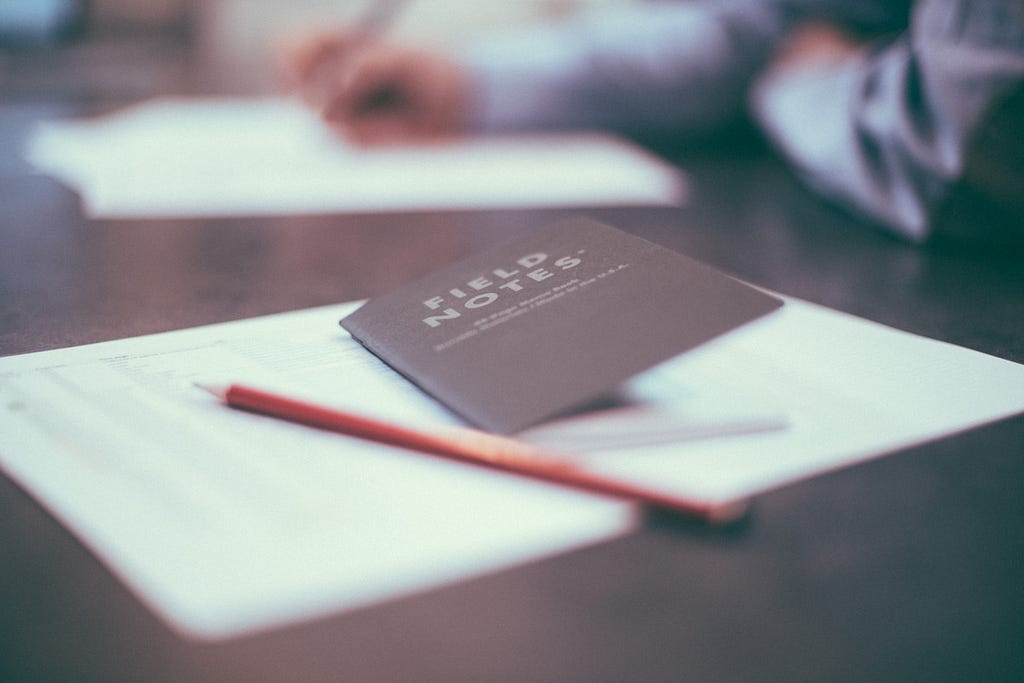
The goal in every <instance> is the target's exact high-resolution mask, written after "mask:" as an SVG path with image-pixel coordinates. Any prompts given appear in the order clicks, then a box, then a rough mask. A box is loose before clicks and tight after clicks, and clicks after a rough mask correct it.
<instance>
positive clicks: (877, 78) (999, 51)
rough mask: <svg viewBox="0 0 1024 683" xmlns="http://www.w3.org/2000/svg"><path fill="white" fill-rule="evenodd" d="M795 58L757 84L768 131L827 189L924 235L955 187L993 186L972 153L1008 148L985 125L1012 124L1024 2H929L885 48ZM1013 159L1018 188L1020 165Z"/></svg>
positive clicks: (917, 236) (1022, 60)
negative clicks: (1009, 102)
mask: <svg viewBox="0 0 1024 683" xmlns="http://www.w3.org/2000/svg"><path fill="white" fill-rule="evenodd" d="M834 47H835V45H833V48H834ZM788 57H791V55H788V54H787V53H786V52H783V56H782V57H781V58H780V61H779V62H778V63H777V64H776V65H775V66H774V67H773V68H771V69H769V70H768V71H767V73H766V74H765V75H764V76H763V77H762V78H761V79H760V80H759V82H758V84H757V86H756V87H755V89H754V94H753V107H754V110H755V114H756V116H757V118H758V119H759V121H760V122H761V124H762V126H763V128H764V129H765V131H766V132H767V134H768V136H769V137H770V138H771V139H772V140H773V141H774V142H775V143H776V145H777V146H778V147H779V148H780V150H781V151H782V152H783V154H785V155H786V156H787V157H788V158H789V159H790V160H791V161H792V162H793V164H794V165H795V166H796V167H797V169H798V170H799V171H800V172H801V173H802V174H803V175H804V176H805V177H806V179H807V180H808V182H809V183H810V184H812V185H813V186H815V187H816V188H817V189H819V190H820V191H822V192H823V193H826V194H828V195H831V196H833V197H836V198H838V199H841V200H843V201H844V202H846V203H848V204H851V205H852V206H854V207H856V208H858V209H860V210H861V211H863V212H864V213H866V214H868V215H869V216H871V217H872V218H874V219H876V220H878V221H881V222H882V223H884V224H886V225H888V226H890V227H891V228H892V229H893V230H894V231H895V232H896V233H898V234H900V235H901V236H902V237H904V238H907V239H910V240H912V241H918V242H919V241H924V240H925V239H927V238H928V237H929V235H930V234H931V232H932V231H933V227H934V220H933V219H934V216H935V212H936V210H937V209H938V207H939V206H940V205H941V204H942V203H943V202H944V201H945V200H946V198H947V196H948V195H949V193H950V191H951V189H952V188H953V187H954V185H957V184H961V183H969V184H981V185H982V186H985V185H986V183H987V182H988V181H986V179H985V177H983V174H982V173H980V172H978V173H976V172H975V171H974V169H984V168H989V167H990V164H977V163H975V162H974V160H973V157H974V156H980V157H982V158H984V157H986V156H995V157H998V156H999V155H1000V153H1001V150H999V149H994V148H992V146H991V145H990V144H985V142H984V140H986V139H987V138H989V137H992V136H991V135H990V134H989V133H986V135H985V136H981V135H980V134H979V133H980V131H982V129H983V128H984V127H985V126H987V125H988V124H989V123H990V122H995V121H998V120H999V119H1001V120H1003V121H1004V123H1002V124H1001V125H1003V126H1005V125H1007V123H1008V121H1010V120H1012V117H1006V116H1005V115H1002V116H1001V117H994V113H995V112H996V111H998V109H999V107H1000V106H1001V105H1002V103H1003V102H1004V101H1005V100H1006V98H1007V97H1008V96H1009V95H1010V94H1011V93H1012V92H1014V90H1015V89H1018V88H1020V87H1021V84H1022V82H1024V4H1021V3H1020V2H1019V0H922V1H921V2H919V3H917V4H916V6H915V8H914V11H913V13H912V16H911V22H910V27H909V29H908V31H907V32H906V33H905V34H904V35H903V36H901V37H900V38H899V39H898V40H896V41H894V42H892V43H890V44H888V45H886V46H884V47H882V48H881V49H877V50H874V51H870V50H856V51H851V50H846V51H845V52H844V51H843V50H837V49H832V50H826V51H822V52H820V53H819V54H818V55H817V57H815V56H814V55H812V54H805V55H803V57H807V58H801V59H789V58H788ZM1019 121H1020V120H1019V119H1018V120H1017V124H1016V127H1017V128H1018V129H1019ZM993 139H999V136H998V135H996V136H994V138H993ZM1006 166H1007V168H1006V169H1005V170H1006V171H1007V172H1009V173H1010V174H1011V176H1012V175H1013V174H1016V176H1015V178H1014V177H1010V178H1007V177H1002V178H1000V180H999V182H1000V184H1001V185H1005V184H1006V183H1007V182H1009V183H1010V184H1014V183H1015V186H1016V187H1017V188H1018V190H1020V188H1022V187H1024V185H1022V180H1021V179H1022V173H1024V171H1022V164H1021V162H1019V161H1018V162H1017V163H1015V164H1012V165H1010V164H1007V165H1006ZM989 184H990V183H989ZM993 189H995V188H993ZM983 191H984V188H983ZM998 191H1001V192H1004V193H1005V190H998Z"/></svg>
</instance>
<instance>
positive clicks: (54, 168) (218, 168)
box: [26, 98, 686, 218]
mask: <svg viewBox="0 0 1024 683" xmlns="http://www.w3.org/2000/svg"><path fill="white" fill-rule="evenodd" d="M26 158H27V160H28V161H29V162H30V163H31V164H33V165H34V166H35V167H36V168H37V169H39V170H40V171H42V172H44V173H47V174H50V175H52V176H54V177H56V178H58V179H60V180H62V181H63V182H65V183H66V184H68V185H69V186H70V187H72V188H73V189H75V190H77V191H79V193H80V194H81V196H82V200H83V204H84V206H85V209H86V211H87V213H89V214H90V215H92V216H94V217H105V218H118V217H183V216H232V215H241V216H252V215H292V214H297V213H329V212H358V211H404V210H424V209H446V208H456V209H458V208H479V207H492V208H494V207H498V208H501V207H531V206H580V205H587V206H593V205H612V204H622V205H634V204H640V205H677V204H681V203H682V202H683V201H684V200H685V195H686V182H685V179H684V177H683V175H682V174H681V172H679V171H678V169H675V168H674V167H671V166H670V165H668V164H667V163H665V162H663V161H661V160H659V159H657V158H656V157H654V156H653V155H650V154H648V153H646V152H644V151H642V150H641V149H640V148H638V147H636V146H633V145H631V144H629V143H627V142H625V141H623V140H620V139H618V138H614V137H609V136H604V135H596V134H595V135H558V136H550V135H549V136H529V137H508V138H473V139H462V140H455V141H450V142H445V143H438V144H433V145H426V146H421V147H414V148H404V147H403V148H392V149H375V150H368V149H358V148H355V147H352V146H348V145H346V144H344V143H343V142H341V141H340V140H338V139H337V138H335V137H334V136H332V135H331V134H330V133H329V132H328V131H327V130H326V128H325V127H324V126H323V125H321V123H320V122H319V121H318V120H317V119H316V118H315V117H314V115H313V114H312V113H310V112H309V111H308V110H306V109H305V108H303V107H301V106H300V105H299V104H297V103H295V102H293V101H291V100H287V99H280V98H265V99H230V98H228V99H224V98H220V99H158V100H153V101H149V102H145V103H142V104H139V105H136V106H134V107H131V108H129V109H126V110H122V111H119V112H115V113H113V114H110V115H108V116H106V117H103V118H98V119H92V120H77V121H68V120H58V121H51V122H47V123H45V124H43V125H41V126H40V127H39V128H38V129H37V130H36V131H35V134H34V136H33V137H32V138H31V140H30V142H29V145H28V147H27V151H26Z"/></svg>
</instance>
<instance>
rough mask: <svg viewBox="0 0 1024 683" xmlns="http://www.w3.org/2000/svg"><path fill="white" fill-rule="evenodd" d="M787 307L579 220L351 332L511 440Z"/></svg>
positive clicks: (421, 286)
mask: <svg viewBox="0 0 1024 683" xmlns="http://www.w3.org/2000/svg"><path fill="white" fill-rule="evenodd" d="M781 305H782V302H781V301H780V300H779V299H777V298H775V297H773V296H770V295H768V294H765V293H763V292H761V291H760V290H757V289H755V288H753V287H750V286H749V285H746V284H743V283H741V282H738V281H737V280H734V279H733V278H731V277H729V276H727V275H724V274H723V273H721V272H719V271H717V270H715V269H713V268H710V267H708V266H705V265H703V264H701V263H698V262H697V261H694V260H692V259H690V258H687V257H686V256H682V255H681V254H678V253H676V252H674V251H671V250H669V249H666V248H664V247H660V246H658V245H655V244H652V243H651V242H648V241H646V240H643V239H641V238H639V237H635V236H633V235H630V234H628V233H626V232H623V231H621V230H619V229H617V228H613V227H611V226H608V225H604V224H601V223H597V222H594V221H591V220H587V219H575V220H570V221H565V222H561V223H556V224H554V225H551V226H549V227H547V228H545V229H543V230H541V231H540V232H538V233H536V234H532V235H530V236H529V237H527V238H525V239H522V240H519V241H515V242H512V243H510V244H507V245H504V246H501V247H499V248H497V249H493V250H490V251H486V252H483V253H480V254H477V255H475V256H472V257H470V258H468V259H466V260H464V261H462V262H460V263H457V264H455V265H453V266H451V267H449V268H445V269H443V270H440V271H438V272H435V273H433V274H431V275H428V276H427V277H425V278H423V279H421V280H419V281H417V282H413V283H411V284H409V285H406V286H404V287H403V288H401V289H399V290H398V291H396V292H393V293H391V294H387V295H385V296H381V297H379V298H376V299H373V300H371V301H369V302H368V303H366V304H364V305H363V306H362V307H360V308H359V309H358V310H356V311H355V312H354V313H352V314H351V315H349V316H347V317H346V318H344V319H343V320H342V321H341V325H342V327H344V328H345V329H346V330H348V331H349V332H351V333H352V336H353V337H355V338H356V339H357V340H359V341H360V342H361V343H362V344H363V345H364V346H365V347H366V348H368V349H369V350H370V351H372V352H373V353H374V354H376V355H377V356H379V357H380V358H381V359H382V360H384V361H385V362H386V363H387V364H388V365H390V366H391V367H393V368H394V369H395V370H397V371H398V372H400V373H401V374H402V375H404V376H405V377H407V378H408V379H409V380H411V381H412V382H415V383H416V384H417V385H418V386H419V387H420V388H422V389H423V390H424V391H426V392H427V393H429V394H430V395H431V396H433V397H434V398H436V399H437V400H439V401H441V402H442V403H443V404H445V405H446V406H447V407H448V408H450V409H451V410H452V411H454V412H455V413H457V414H459V415H461V416H462V417H464V418H465V419H466V420H468V421H469V422H470V423H473V424H475V425H477V426H479V427H482V428H484V429H488V430H491V431H496V432H502V433H513V432H516V431H519V430H521V429H524V428H526V427H529V426H531V425H534V424H537V423H539V422H543V421H545V420H548V419H551V418H554V417H557V416H559V415H561V414H564V413H566V412H568V411H570V410H572V409H574V408H579V407H581V406H585V405H587V404H589V403H592V402H593V401H596V400H599V399H600V398H602V397H603V396H605V395H607V394H609V393H611V392H614V390H615V389H616V388H617V386H618V385H620V384H621V383H622V382H624V381H625V380H627V379H628V378H630V377H631V376H633V375H634V374H636V373H638V372H641V371H643V370H646V369H648V368H650V367H651V366H653V365H656V364H657V363H660V362H661V361H664V360H667V359H669V358H671V357H672V356H675V355H677V354H680V353H682V352H684V351H687V350H689V349H692V348H694V347H695V346H698V345H699V344H702V343H703V342H706V341H708V340H710V339H712V338H714V337H716V336H718V335H721V334H723V333H725V332H728V331H729V330H732V329H734V328H736V327H738V326H740V325H742V324H744V323H746V322H749V321H751V320H753V319H755V318H757V317H759V316H762V315H765V314H766V313H769V312H770V311H772V310H774V309H775V308H777V307H779V306H781Z"/></svg>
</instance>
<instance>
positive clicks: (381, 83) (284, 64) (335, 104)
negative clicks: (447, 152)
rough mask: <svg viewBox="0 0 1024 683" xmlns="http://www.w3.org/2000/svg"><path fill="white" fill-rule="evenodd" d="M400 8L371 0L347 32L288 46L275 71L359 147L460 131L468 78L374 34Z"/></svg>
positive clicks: (431, 56)
mask: <svg viewBox="0 0 1024 683" xmlns="http://www.w3.org/2000/svg"><path fill="white" fill-rule="evenodd" d="M399 4H400V3H396V2H390V3H387V2H383V3H377V4H376V6H375V10H374V11H373V12H371V14H369V15H367V16H366V17H364V18H363V20H362V21H361V22H359V23H358V24H357V25H356V26H355V27H353V28H352V29H350V30H348V31H340V32H338V31H336V32H321V33H312V34H308V35H303V36H299V37H297V38H295V39H292V40H290V41H287V42H286V43H285V45H284V46H283V48H282V49H281V51H280V55H279V56H280V59H279V62H280V71H281V75H282V78H283V80H284V82H285V84H286V86H287V87H289V88H291V89H293V90H295V91H296V92H297V93H298V94H299V95H300V96H301V97H302V98H303V99H304V100H305V101H306V103H307V104H309V105H310V106H311V107H312V108H313V109H315V110H316V111H317V112H319V114H320V115H321V116H322V118H323V119H324V121H325V122H326V123H327V124H328V125H330V126H331V127H332V128H333V129H334V130H336V131H337V132H338V133H339V134H340V135H342V136H344V137H346V138H348V139H349V140H351V141H353V142H355V143H357V144H363V145H387V144H402V143H409V142H417V141H424V140H430V139H434V138H439V137H445V136H448V135H451V134H453V133H455V132H457V131H458V130H459V128H460V127H461V126H462V114H463V112H464V110H465V104H466V101H467V100H468V94H467V92H468V83H467V77H466V75H465V74H464V73H463V72H462V70H461V69H460V68H459V67H458V66H457V65H456V64H455V63H454V62H452V61H451V60H449V59H448V58H446V57H445V56H443V55H442V54H440V53H434V52H429V51H425V50H417V49H412V48H406V47H400V46H397V45H394V44H391V43H389V42H387V41H385V40H382V39H381V37H380V33H381V32H382V31H383V28H384V26H385V24H386V23H387V22H388V20H389V19H390V18H391V16H392V15H393V13H394V12H395V11H396V10H397V7H398V5H399Z"/></svg>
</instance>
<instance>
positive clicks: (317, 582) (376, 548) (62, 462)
mask: <svg viewBox="0 0 1024 683" xmlns="http://www.w3.org/2000/svg"><path fill="white" fill-rule="evenodd" d="M343 313H344V309H343V308H338V307H331V308H327V309H317V310H313V311H308V312H299V313H294V314H286V315H282V316H274V317H271V318H261V319H254V320H249V321H242V322H234V323H228V324H224V325H217V326H213V327H207V328H196V329H191V330H185V331H181V332H174V333H169V334H163V335H157V336H150V337H142V338H137V339H130V340H125V341H115V342H110V343H104V344H97V345H90V346H85V347H77V348H71V349H65V350H59V351H51V352H45V353H39V354H31V355H27V356H20V357H10V358H4V359H0V466H2V468H3V469H4V470H5V471H6V472H7V473H8V474H9V475H10V476H11V477H12V478H14V479H15V480H17V481H19V482H21V483H22V484H23V485H24V486H25V487H26V488H27V489H28V490H29V491H30V492H31V493H33V494H34V495H35V496H37V497H38V498H39V500H40V501H41V502H42V503H43V504H44V505H45V506H46V507H47V508H48V509H49V510H51V511H52V513H53V514H54V515H55V516H56V517H57V518H58V519H60V520H61V521H62V522H63V523H64V524H65V525H66V526H67V527H68V528H70V529H71V530H73V531H74V532H75V533H76V534H77V535H78V536H79V537H80V538H81V539H82V541H83V542H84V543H85V544H86V545H87V546H89V547H91V548H92V549H93V551H94V552H95V553H96V555H97V556H98V557H99V558H100V559H101V560H102V561H104V562H105V563H107V564H108V565H109V566H110V568H111V569H112V570H113V571H114V572H115V573H116V574H118V575H119V576H121V577H122V578H123V579H124V581H125V582H126V583H127V584H128V585H129V586H130V587H131V588H132V589H133V590H134V591H135V593H136V594H137V595H138V596H139V598H141V599H142V600H143V601H144V602H145V603H147V604H149V605H150V606H151V608H152V609H153V610H154V611H155V612H156V613H157V614H159V615H161V616H163V617H164V618H165V619H166V620H167V621H168V622H169V623H170V624H171V625H172V626H174V627H175V628H177V629H179V630H180V631H182V632H183V633H186V634H191V635H195V636H200V637H205V638H216V637H223V636H232V635H236V634H239V633H244V632H247V631H251V630H253V629H259V628H263V627H266V626H270V625H275V624H280V623H284V622H288V621H291V620H295V619H301V618H305V617H309V616H312V615H317V614H322V613H325V612H330V611H334V610H338V609H346V608H353V607H358V606H361V605H366V604H369V603H373V602H376V601H379V600H384V599H390V598H394V597H397V596H401V595H404V594H408V593H410V592H412V591H417V590H422V589H425V588H430V587H434V586H438V585H442V584H445V583H449V582H451V581H455V580H458V579H463V578H466V577H469V576H473V575H477V574H480V573H483V572H487V571H492V570H496V569H500V568H504V567H508V566H511V565H515V564H518V563H521V562H526V561H530V560H534V559H536V558H540V557H543V556H547V555H550V554H552V553H558V552H561V551H564V550H566V549H568V548H573V547H578V546H580V545H583V544H589V543H593V542H596V541H600V540H603V539H607V538H609V537H612V536H614V535H616V534H620V533H623V532H625V531H627V530H628V529H630V528H631V526H632V523H633V519H632V518H633V513H632V511H631V510H630V508H629V507H628V506H626V505H624V504H621V503H619V502H613V501H609V500H607V499H599V498H596V497H592V496H588V495H585V494H581V493H575V492H573V491H570V490H566V489H563V488H560V487H556V486H553V485H540V484H538V483H536V482H533V481H528V480H525V479H520V478H516V477H510V476H508V475H503V474H500V473H497V472H493V471H489V470H485V469H482V468H476V467H467V466H465V465H461V464H458V463H453V462H450V461H446V460H442V459H439V458H433V457H428V456H424V455H420V454H416V453H411V452H408V451H402V450H400V449H396V448H389V447H386V446H381V445H376V444H372V443H370V442H366V441H361V440H357V439H353V438H348V437H344V436H339V435H336V434H330V433H326V432H321V431H318V430H313V429H309V428H304V427H301V426H297V425H292V424H289V423H286V422H282V421H278V420H274V419H271V418H263V417H258V416H254V415H251V414H247V413H243V412H240V411H235V410H232V409H230V408H226V407H224V406H222V405H221V404H219V403H218V402H217V401H216V399H214V398H213V397H212V396H210V395H209V394H206V393H205V392H203V391H201V390H199V389H197V388H196V387H195V386H193V385H192V382H193V381H195V380H199V379H202V380H210V379H213V380H215V381H217V380H220V379H226V378H245V379H246V381H252V382H254V383H257V384H260V385H263V386H268V387H275V388H279V389H285V390H288V389H291V388H299V389H301V390H302V391H304V392H306V393H307V394H308V395H311V396H314V397H315V396H316V395H317V393H318V392H320V393H324V394H327V395H330V396H333V397H334V398H335V399H336V401H335V402H336V403H340V404H346V403H347V404H350V406H351V407H353V408H358V409H359V410H361V411H363V412H365V413H375V414H377V415H378V416H380V417H387V418H393V419H396V420H402V421H403V422H406V423H410V424H418V423H421V422H424V421H426V422H437V421H442V422H448V421H450V420H451V418H450V417H448V416H447V414H446V413H444V412H443V411H442V410H441V409H440V408H439V407H437V406H436V404H435V403H433V402H432V401H431V400H428V399H426V398H425V397H424V396H422V395H421V394H420V393H419V392H418V391H417V390H415V389H412V388H410V387H409V385H407V383H406V382H405V381H404V380H402V379H400V378H399V377H397V375H394V374H393V373H392V372H391V371H390V370H389V369H387V368H386V367H385V366H383V365H382V364H381V363H380V362H379V361H377V360H376V359H375V358H374V357H373V356H371V355H370V354H368V353H367V352H366V351H365V350H363V348H362V347H361V346H359V345H358V344H357V343H356V342H354V341H353V340H352V339H351V338H350V337H348V336H347V335H345V334H344V333H343V332H342V331H341V330H340V328H339V327H338V325H337V320H338V318H339V317H340V316H341V315H342V314H343Z"/></svg>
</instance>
